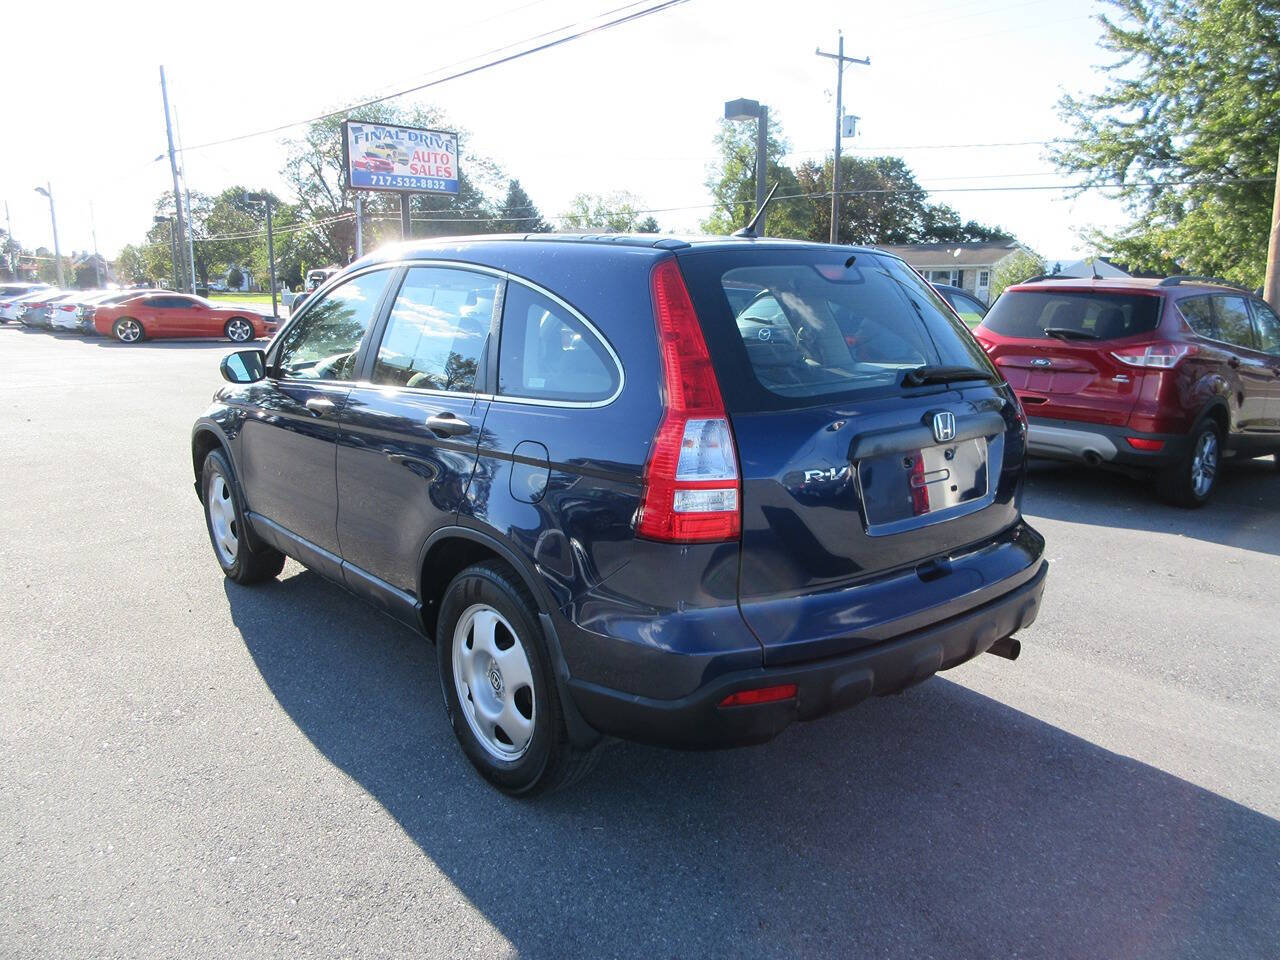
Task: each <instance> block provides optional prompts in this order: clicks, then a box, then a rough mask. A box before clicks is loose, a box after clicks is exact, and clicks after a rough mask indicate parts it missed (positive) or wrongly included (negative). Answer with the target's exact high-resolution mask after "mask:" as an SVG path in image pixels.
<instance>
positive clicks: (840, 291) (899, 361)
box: [680, 248, 991, 410]
mask: <svg viewBox="0 0 1280 960" xmlns="http://www.w3.org/2000/svg"><path fill="white" fill-rule="evenodd" d="M680 267H681V270H682V271H683V273H684V276H685V282H686V284H687V285H688V287H689V293H690V296H691V297H692V298H693V302H694V307H695V308H696V309H697V311H698V317H699V319H700V320H701V321H702V327H703V331H704V333H705V334H706V337H707V344H708V347H709V348H710V350H711V352H712V361H713V363H714V365H715V368H716V373H717V377H718V379H719V380H720V389H721V392H722V393H723V394H724V395H725V400H726V403H728V404H729V406H730V408H731V409H732V410H757V409H779V408H786V407H797V406H808V405H812V404H813V403H814V402H816V401H819V400H821V401H829V400H834V399H838V398H841V397H847V396H861V395H863V394H868V393H888V392H896V391H899V390H901V389H903V388H902V386H901V384H902V380H903V375H904V373H905V372H906V371H907V370H910V369H915V368H918V367H923V366H962V367H973V368H975V370H976V371H979V373H978V376H979V378H981V377H982V376H984V375H985V374H986V373H987V372H988V371H990V370H991V366H990V364H989V362H988V361H987V358H986V355H985V354H984V353H983V351H982V349H981V348H980V347H979V346H978V345H977V343H976V342H975V341H974V340H973V338H972V337H971V336H970V335H969V333H968V331H967V330H966V329H965V327H964V325H963V324H962V323H961V322H960V321H959V320H957V319H956V317H955V314H954V313H952V312H951V310H950V309H949V308H948V307H947V305H946V303H945V302H944V301H943V300H942V298H941V297H940V296H939V295H938V293H937V292H936V291H935V290H934V289H933V288H932V287H930V286H929V285H928V284H927V283H925V282H924V281H923V280H921V279H920V278H919V276H917V275H916V273H915V272H914V271H912V270H911V268H910V267H908V266H907V265H906V264H905V263H903V262H902V261H901V260H899V259H897V258H896V257H890V256H887V255H883V254H873V253H851V254H843V253H840V252H835V251H830V250H822V249H809V250H794V251H792V250H777V249H772V250H771V249H767V248H766V249H761V250H741V251H739V250H733V251H723V250H722V251H710V252H705V253H703V252H694V253H688V254H683V255H681V257H680Z"/></svg>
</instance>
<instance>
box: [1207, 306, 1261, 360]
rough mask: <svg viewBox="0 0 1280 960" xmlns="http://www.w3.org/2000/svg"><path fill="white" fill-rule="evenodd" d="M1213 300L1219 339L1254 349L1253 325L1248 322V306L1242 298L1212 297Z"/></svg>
mask: <svg viewBox="0 0 1280 960" xmlns="http://www.w3.org/2000/svg"><path fill="white" fill-rule="evenodd" d="M1213 299H1214V308H1215V310H1214V312H1215V314H1216V317H1217V321H1218V330H1219V332H1220V337H1219V339H1221V340H1225V341H1226V342H1227V343H1233V344H1235V345H1236V346H1238V347H1248V348H1249V349H1251V350H1252V349H1253V348H1254V343H1253V324H1252V323H1251V322H1250V320H1249V305H1248V304H1247V303H1246V302H1245V299H1244V297H1214V298H1213Z"/></svg>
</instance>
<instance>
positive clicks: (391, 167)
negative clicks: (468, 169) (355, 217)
mask: <svg viewBox="0 0 1280 960" xmlns="http://www.w3.org/2000/svg"><path fill="white" fill-rule="evenodd" d="M342 158H343V162H344V164H345V166H346V169H347V186H349V187H351V188H352V189H355V190H393V191H397V192H400V193H457V192H458V135H457V134H456V133H446V132H444V131H442V130H420V129H418V128H417V127H397V126H393V125H391V124H387V123H364V122H362V121H359V120H346V121H343V124H342Z"/></svg>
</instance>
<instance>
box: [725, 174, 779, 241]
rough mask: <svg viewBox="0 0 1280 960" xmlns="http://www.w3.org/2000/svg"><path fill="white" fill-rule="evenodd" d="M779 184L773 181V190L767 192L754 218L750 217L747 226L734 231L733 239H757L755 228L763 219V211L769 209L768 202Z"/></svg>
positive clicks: (757, 234)
mask: <svg viewBox="0 0 1280 960" xmlns="http://www.w3.org/2000/svg"><path fill="white" fill-rule="evenodd" d="M779 182H780V181H778V180H775V181H774V182H773V188H772V189H771V190H770V191H769V193H768V195H767V196H766V197H765V198H764V203H762V204H760V209H759V210H757V211H756V215H755V216H754V217H752V218H751V222H750V223H748V224H747V225H746V226H745V227H743V228H742V229H741V230H735V231H734V232H733V235H734V236H735V237H758V236H760V234H759V233H757V232H756V228H757V227H759V225H760V221H761V220H763V219H764V212H765V210H767V209H768V208H769V201H770V200H772V199H773V195H774V194H775V193H777V192H778V183H779Z"/></svg>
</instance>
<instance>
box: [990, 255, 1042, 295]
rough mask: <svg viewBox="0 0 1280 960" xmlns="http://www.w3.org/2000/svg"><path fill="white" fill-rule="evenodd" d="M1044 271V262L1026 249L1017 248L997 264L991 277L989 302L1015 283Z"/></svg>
mask: <svg viewBox="0 0 1280 960" xmlns="http://www.w3.org/2000/svg"><path fill="white" fill-rule="evenodd" d="M1044 272H1045V262H1044V261H1043V260H1042V259H1040V257H1038V256H1036V255H1035V254H1034V253H1031V252H1030V251H1028V250H1023V249H1018V250H1016V251H1014V252H1013V254H1012V255H1010V256H1009V258H1008V259H1006V260H1005V261H1004V262H1003V263H1001V264H998V265H997V266H996V268H995V270H994V271H993V272H992V277H991V302H992V303H995V299H996V297H998V296H1000V294H1001V293H1002V292H1003V291H1004V288H1005V287H1011V286H1013V285H1014V284H1015V283H1021V282H1022V281H1024V280H1030V279H1031V278H1032V277H1038V276H1039V275H1040V274H1042V273H1044Z"/></svg>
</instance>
